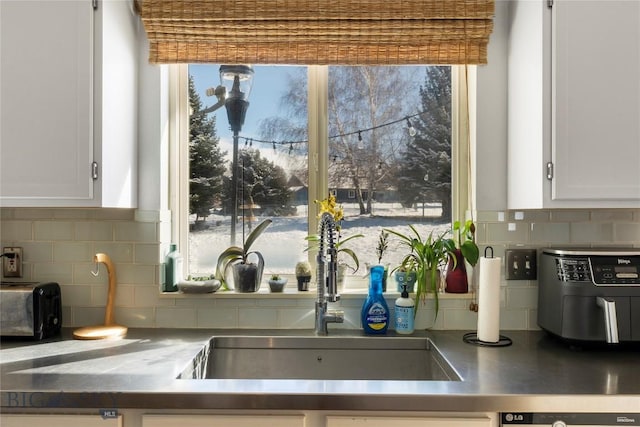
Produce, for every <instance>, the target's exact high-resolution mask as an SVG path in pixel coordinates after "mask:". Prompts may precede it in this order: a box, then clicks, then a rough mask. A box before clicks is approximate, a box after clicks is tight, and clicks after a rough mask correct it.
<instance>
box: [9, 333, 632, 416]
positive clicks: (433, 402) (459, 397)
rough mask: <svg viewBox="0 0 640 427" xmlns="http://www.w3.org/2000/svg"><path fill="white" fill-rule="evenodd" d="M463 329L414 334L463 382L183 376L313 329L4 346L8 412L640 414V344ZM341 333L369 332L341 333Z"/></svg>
mask: <svg viewBox="0 0 640 427" xmlns="http://www.w3.org/2000/svg"><path fill="white" fill-rule="evenodd" d="M464 332H465V331H427V332H424V331H422V332H416V334H415V335H414V336H428V337H429V338H431V339H432V341H433V342H434V344H435V346H436V347H437V349H438V350H439V351H440V352H441V353H442V354H443V355H444V357H445V358H446V359H447V360H448V361H449V362H450V363H451V364H452V365H453V366H454V368H455V369H456V371H457V372H458V373H459V374H460V376H461V377H462V381H381V380H376V381H365V380H357V381H342V380H332V381H320V380H235V379H225V380H213V379H208V380H184V379H176V377H177V376H178V375H179V374H180V373H181V372H182V371H183V370H184V369H185V367H187V366H188V364H189V362H190V361H191V360H192V358H193V357H194V356H195V355H196V354H198V353H199V352H200V351H201V349H202V348H203V346H205V345H206V343H207V342H208V341H209V339H210V338H211V337H212V336H214V335H287V336H300V335H312V334H313V333H312V331H308V330H288V331H287V330H243V329H240V330H204V329H185V330H183V329H130V330H129V332H128V334H127V336H126V337H125V338H124V339H120V340H102V341H76V340H73V339H72V338H71V331H69V330H65V331H63V335H62V336H61V337H58V338H55V339H50V340H45V341H43V342H19V341H7V340H3V341H2V343H1V346H0V373H1V377H0V379H1V383H0V387H1V392H2V398H1V404H2V407H3V408H16V407H43V408H48V407H63V408H95V407H101V408H150V409H154V408H164V409H172V408H175V409H178V408H188V409H203V408H206V409H216V408H220V409H308V410H315V409H331V410H368V411H370V410H380V411H384V410H393V411H431V410H433V411H470V412H471V411H494V412H504V411H530V412H531V411H539V412H545V411H546V412H550V411H562V412H567V411H575V412H612V411H620V412H640V351H639V350H638V348H637V347H635V348H616V349H611V348H575V347H573V346H570V345H568V344H567V343H565V342H562V341H559V340H557V339H555V338H553V337H551V336H548V335H547V334H545V333H544V332H538V331H529V332H527V331H503V332H502V334H503V335H506V336H508V337H510V338H511V339H512V340H513V345H511V346H509V347H495V348H494V347H481V346H474V345H471V344H467V343H464V342H463V340H462V336H463V334H464ZM332 334H333V335H340V336H349V335H362V332H361V331H349V330H340V329H336V330H332V331H330V335H332ZM390 335H392V333H390ZM318 339H322V338H321V337H319V338H318ZM380 339H385V338H384V337H380ZM380 363H393V361H381V362H380Z"/></svg>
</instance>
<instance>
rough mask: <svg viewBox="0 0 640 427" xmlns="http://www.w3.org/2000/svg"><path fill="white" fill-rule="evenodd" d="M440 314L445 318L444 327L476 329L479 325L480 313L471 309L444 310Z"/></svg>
mask: <svg viewBox="0 0 640 427" xmlns="http://www.w3.org/2000/svg"><path fill="white" fill-rule="evenodd" d="M440 315H442V317H443V320H444V324H443V328H444V329H461V330H466V329H471V330H474V329H476V328H477V325H478V314H477V313H475V312H473V311H470V310H464V309H459V310H454V309H450V310H442V311H441V312H440V314H439V315H438V317H440Z"/></svg>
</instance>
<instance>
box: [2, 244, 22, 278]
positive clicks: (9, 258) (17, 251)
mask: <svg viewBox="0 0 640 427" xmlns="http://www.w3.org/2000/svg"><path fill="white" fill-rule="evenodd" d="M2 254H3V255H4V256H3V257H2V275H3V276H4V277H22V248H16V247H5V248H2Z"/></svg>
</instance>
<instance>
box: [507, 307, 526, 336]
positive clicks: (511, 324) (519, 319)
mask: <svg viewBox="0 0 640 427" xmlns="http://www.w3.org/2000/svg"><path fill="white" fill-rule="evenodd" d="M528 323H529V314H528V313H527V310H509V309H503V310H500V330H501V331H508V330H526V329H527V325H528ZM506 335H507V336H508V335H509V334H508V333H507V334H506Z"/></svg>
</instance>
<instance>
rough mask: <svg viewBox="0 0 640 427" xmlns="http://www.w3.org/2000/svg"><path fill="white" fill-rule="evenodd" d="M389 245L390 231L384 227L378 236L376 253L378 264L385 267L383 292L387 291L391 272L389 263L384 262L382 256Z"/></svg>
mask: <svg viewBox="0 0 640 427" xmlns="http://www.w3.org/2000/svg"><path fill="white" fill-rule="evenodd" d="M388 247H389V233H388V232H387V231H386V230H384V229H382V230H380V235H379V236H378V243H377V245H376V255H377V256H378V264H379V265H382V266H383V267H384V273H383V275H382V292H386V291H387V276H388V274H389V264H386V265H384V264H382V257H383V256H384V253H385V252H386V250H387V248H388Z"/></svg>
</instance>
